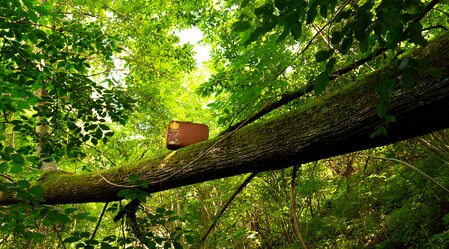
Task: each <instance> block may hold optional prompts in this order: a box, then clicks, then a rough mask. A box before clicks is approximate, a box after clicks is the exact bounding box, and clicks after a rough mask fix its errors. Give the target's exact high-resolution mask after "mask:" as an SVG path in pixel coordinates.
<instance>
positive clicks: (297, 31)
mask: <svg viewBox="0 0 449 249" xmlns="http://www.w3.org/2000/svg"><path fill="white" fill-rule="evenodd" d="M291 31H292V35H293V38H294V39H295V40H297V41H298V40H299V38H301V34H302V26H301V23H300V22H299V21H297V20H295V21H293V23H292V30H291Z"/></svg>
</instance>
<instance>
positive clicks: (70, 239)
mask: <svg viewBox="0 0 449 249" xmlns="http://www.w3.org/2000/svg"><path fill="white" fill-rule="evenodd" d="M80 240H81V238H80V237H77V236H70V237H68V238H65V239H64V243H69V244H71V243H75V242H78V241H80Z"/></svg>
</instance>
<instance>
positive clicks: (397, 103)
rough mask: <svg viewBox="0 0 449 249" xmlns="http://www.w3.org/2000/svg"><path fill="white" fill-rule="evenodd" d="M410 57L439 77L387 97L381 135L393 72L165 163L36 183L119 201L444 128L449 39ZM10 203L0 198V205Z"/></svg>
mask: <svg viewBox="0 0 449 249" xmlns="http://www.w3.org/2000/svg"><path fill="white" fill-rule="evenodd" d="M414 55H415V56H416V58H419V59H422V60H423V61H424V62H425V64H426V65H428V66H430V67H434V68H438V69H439V71H441V74H440V75H439V77H433V76H431V75H429V74H427V73H425V72H423V73H422V75H421V76H422V77H421V79H420V82H419V84H417V85H416V86H414V87H413V88H409V89H400V90H395V91H394V92H393V93H392V95H391V99H390V100H391V101H390V106H389V110H388V113H389V114H392V115H395V117H396V120H397V121H396V122H394V123H389V124H388V126H387V129H388V135H387V136H383V135H381V136H378V137H375V138H371V136H370V135H371V134H372V133H373V131H375V130H376V128H378V127H379V126H380V125H382V124H383V122H384V120H383V119H381V118H379V117H378V115H377V112H376V108H377V106H378V103H379V97H378V96H377V94H376V93H375V89H376V87H377V86H378V84H379V83H381V82H383V81H384V80H385V79H397V78H398V76H399V74H400V73H399V72H398V69H397V67H390V68H386V69H384V70H380V71H378V72H375V73H373V74H372V75H370V76H368V77H366V78H365V79H364V80H362V81H359V82H355V83H353V84H350V85H347V86H345V87H344V88H343V89H341V90H338V91H335V92H331V93H329V94H327V95H322V96H321V97H319V98H316V99H315V100H313V101H312V102H310V103H308V104H305V105H303V106H301V107H300V108H297V109H296V110H293V111H290V112H288V113H286V114H284V115H282V116H279V117H276V118H273V119H270V120H264V121H260V122H258V123H256V124H253V125H251V126H248V127H244V128H242V129H240V130H237V131H235V132H233V133H230V135H226V134H225V135H222V136H220V137H217V138H215V139H212V140H209V141H207V142H203V143H200V144H196V145H192V146H189V147H187V148H183V149H180V150H178V151H176V152H172V153H170V154H167V155H166V156H164V157H163V158H156V159H153V160H147V161H141V162H138V163H135V164H132V165H125V166H122V167H118V168H114V169H109V170H105V171H102V172H101V175H100V174H99V173H96V172H93V173H89V174H87V173H82V174H77V175H71V174H68V173H63V172H47V173H45V174H43V176H42V179H41V180H40V181H39V183H38V184H40V185H41V186H42V187H43V188H44V190H45V200H46V203H49V204H56V203H58V204H62V203H83V202H105V201H114V200H118V199H120V198H119V197H117V192H118V191H120V190H121V189H124V188H125V187H124V185H128V186H129V185H132V183H130V181H129V180H130V179H131V178H132V176H134V175H138V176H140V179H141V180H144V181H147V182H148V186H149V187H148V189H145V190H146V191H148V192H157V191H162V190H166V189H171V188H176V187H180V186H184V185H188V184H193V183H198V182H203V181H207V180H212V179H217V178H222V177H228V176H233V175H238V174H243V173H248V172H254V171H267V170H274V169H282V168H285V167H289V166H291V165H297V164H303V163H307V162H311V161H315V160H319V159H324V158H327V157H331V156H336V155H341V154H344V153H348V152H353V151H357V150H363V149H367V148H372V147H376V146H380V145H386V144H389V143H393V142H397V141H401V140H404V139H408V138H412V137H415V136H419V135H424V134H426V133H430V132H433V131H437V130H440V129H444V128H447V127H449V64H448V63H447V61H449V38H448V36H445V37H443V38H441V39H438V40H437V41H435V42H432V43H430V44H429V45H428V46H426V48H424V49H421V50H418V51H415V53H414ZM217 142H218V143H217ZM211 147H212V148H211ZM206 151H207V153H205V152H206ZM105 179H107V181H106V180H105ZM16 201H17V200H15V199H14V198H12V197H7V196H0V203H1V204H9V203H14V202H16Z"/></svg>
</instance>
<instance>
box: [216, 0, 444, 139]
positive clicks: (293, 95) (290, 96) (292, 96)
mask: <svg viewBox="0 0 449 249" xmlns="http://www.w3.org/2000/svg"><path fill="white" fill-rule="evenodd" d="M438 3H439V0H433V1H431V2H430V3H429V4H428V5H427V6H426V7H425V8H424V10H423V12H422V13H421V14H420V15H418V16H417V17H416V18H415V19H414V20H413V21H412V22H411V24H413V23H417V22H419V21H421V19H423V18H424V17H425V15H426V14H427V13H428V12H429V11H431V10H432V9H433V8H434V7H435V5H437V4H438ZM325 26H326V25H325ZM325 26H324V27H325ZM409 32H410V26H408V27H407V28H406V29H405V30H404V33H409ZM317 34H318V32H317ZM315 37H316V35H315V36H314V37H313V38H312V39H314V38H315ZM310 43H311V42H309V44H310ZM306 47H307V46H306ZM388 50H389V49H388V48H385V47H381V48H378V49H377V50H375V51H374V52H372V53H371V54H369V55H368V56H367V57H365V58H362V59H360V60H357V61H355V62H353V63H351V64H350V65H348V66H346V67H344V68H342V69H339V70H336V71H333V72H331V73H330V74H329V81H331V80H334V79H336V78H338V77H340V76H341V75H344V74H346V73H349V72H351V71H352V70H354V69H356V68H358V67H360V66H362V65H363V64H365V63H367V62H369V61H371V60H372V59H374V58H376V57H378V56H379V55H381V54H383V53H385V52H386V51H388ZM303 51H304V49H303ZM284 70H285V69H284ZM280 74H282V71H281V73H280ZM280 74H279V75H280ZM315 83H316V81H312V82H309V83H308V84H307V85H306V86H304V87H302V88H301V89H299V90H296V91H292V92H290V93H287V94H283V95H281V97H280V99H279V100H277V101H274V102H272V103H270V104H268V105H266V106H264V107H262V109H261V110H259V111H258V112H257V113H255V114H253V115H252V116H250V117H248V118H246V119H245V120H243V121H241V122H238V123H236V124H235V125H232V126H230V127H229V128H228V129H227V130H225V131H224V132H222V134H224V133H227V132H230V131H233V130H236V129H239V128H242V127H244V126H246V125H248V124H250V123H252V122H254V121H256V120H257V119H259V118H261V117H262V116H264V115H266V114H268V113H270V112H271V111H273V110H275V109H277V108H279V107H281V106H284V105H286V104H288V103H290V102H292V101H294V100H296V99H298V98H300V97H302V96H305V95H306V94H308V93H310V92H312V91H313V90H314V87H315Z"/></svg>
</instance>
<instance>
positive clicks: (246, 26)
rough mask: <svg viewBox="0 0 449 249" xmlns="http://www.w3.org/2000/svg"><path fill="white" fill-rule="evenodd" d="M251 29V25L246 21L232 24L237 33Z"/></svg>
mask: <svg viewBox="0 0 449 249" xmlns="http://www.w3.org/2000/svg"><path fill="white" fill-rule="evenodd" d="M250 27H251V23H249V22H248V21H237V22H235V23H234V28H235V30H236V31H238V32H242V31H245V30H247V29H249V28H250Z"/></svg>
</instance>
